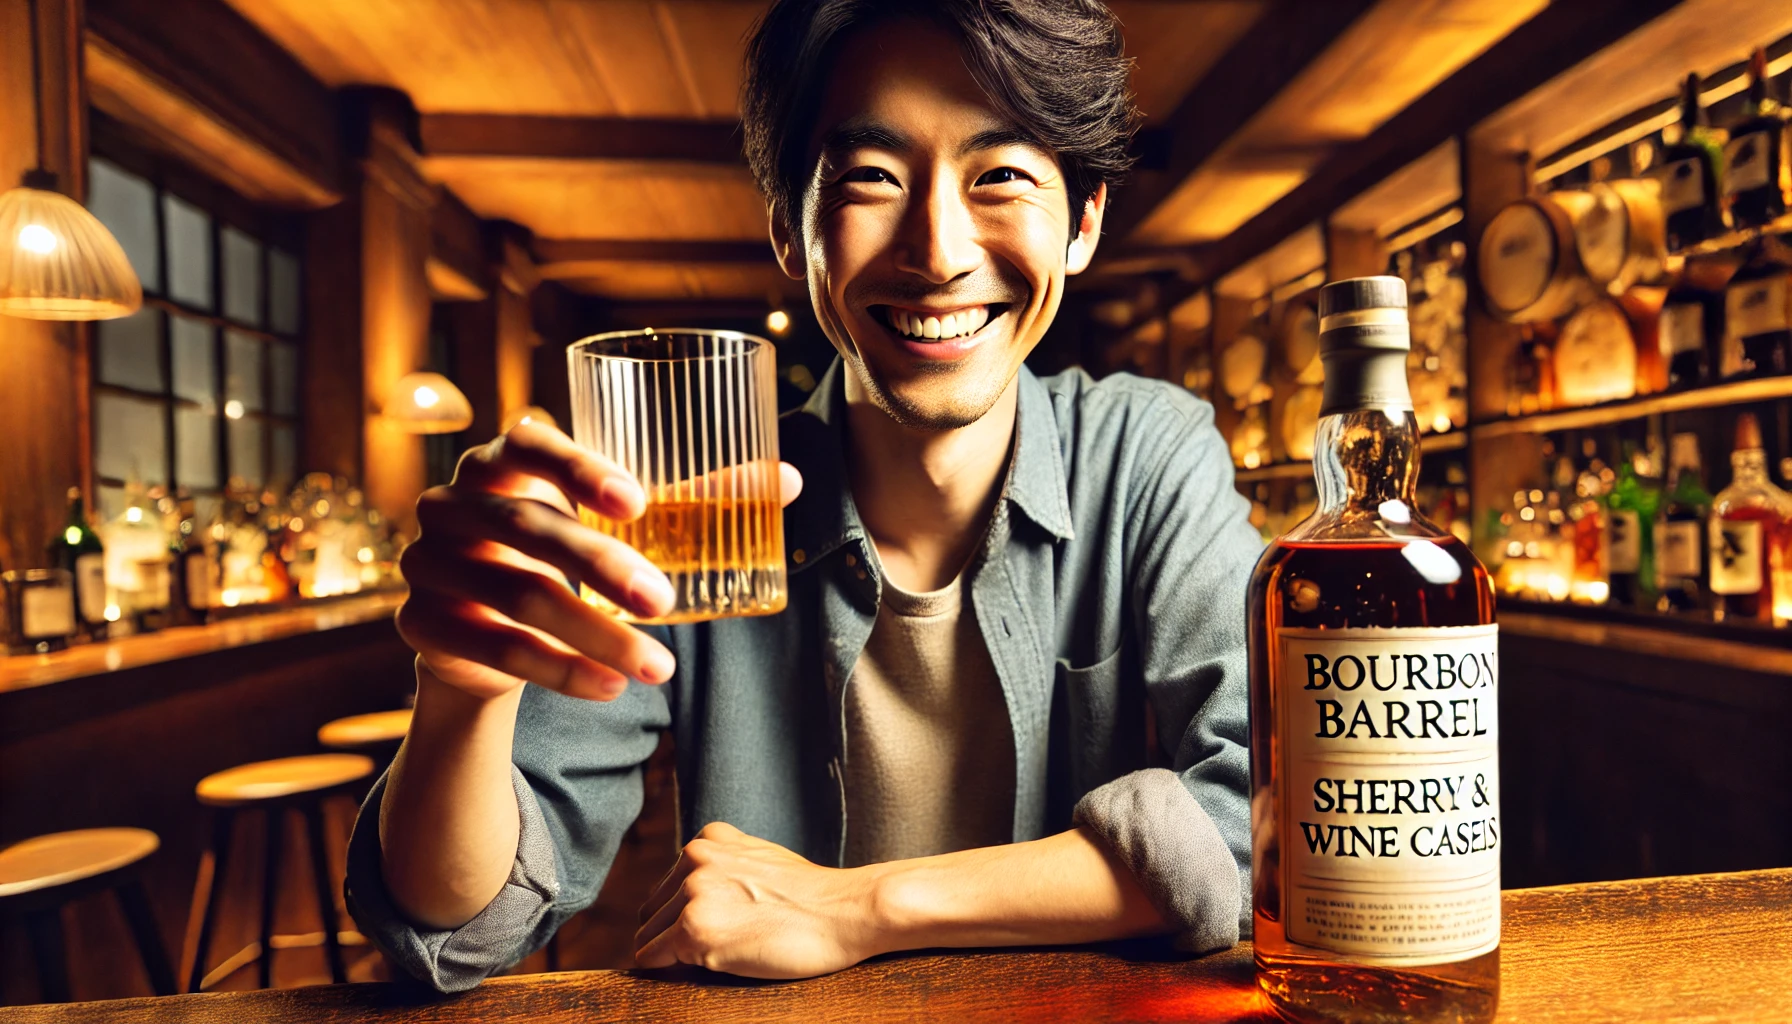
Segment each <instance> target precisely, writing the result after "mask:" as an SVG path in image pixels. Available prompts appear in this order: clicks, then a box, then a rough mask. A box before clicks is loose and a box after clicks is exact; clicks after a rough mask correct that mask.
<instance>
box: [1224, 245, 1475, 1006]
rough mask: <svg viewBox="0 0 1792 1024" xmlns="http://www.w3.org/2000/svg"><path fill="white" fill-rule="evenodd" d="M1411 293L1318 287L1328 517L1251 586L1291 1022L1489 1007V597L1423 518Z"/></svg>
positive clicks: (1278, 968) (1276, 946)
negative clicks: (1411, 388)
mask: <svg viewBox="0 0 1792 1024" xmlns="http://www.w3.org/2000/svg"><path fill="white" fill-rule="evenodd" d="M1405 306H1406V296H1405V287H1404V284H1403V282H1401V281H1400V279H1399V278H1392V277H1377V278H1358V279H1354V280H1350V281H1340V282H1337V283H1335V284H1331V285H1328V286H1326V288H1325V289H1324V290H1323V291H1322V293H1321V299H1320V312H1321V335H1322V340H1321V346H1322V347H1321V355H1322V358H1323V359H1324V360H1325V370H1326V386H1325V404H1324V407H1323V409H1322V414H1321V419H1320V423H1319V427H1318V432H1317V437H1316V439H1315V458H1314V475H1315V478H1316V479H1317V482H1318V487H1319V507H1318V509H1317V510H1316V511H1315V512H1314V514H1313V515H1312V516H1311V517H1310V518H1308V519H1307V520H1306V521H1304V522H1302V523H1301V524H1300V525H1298V526H1296V527H1295V528H1294V529H1293V530H1291V531H1290V532H1289V533H1288V534H1287V535H1285V536H1283V537H1281V538H1279V539H1277V540H1276V541H1274V542H1273V543H1272V544H1271V545H1270V546H1269V549H1268V550H1267V551H1265V552H1264V554H1263V557H1262V560H1261V561H1260V562H1259V563H1258V565H1257V570H1256V573H1255V575H1254V576H1253V578H1252V580H1251V586H1250V591H1249V597H1248V601H1249V609H1248V611H1249V623H1250V629H1251V635H1250V665H1251V730H1252V737H1251V738H1252V744H1251V760H1252V765H1251V767H1252V784H1253V793H1252V836H1253V842H1252V854H1253V855H1252V880H1253V892H1252V903H1253V910H1254V917H1255V934H1254V939H1253V941H1254V944H1255V947H1256V956H1257V978H1258V984H1259V985H1260V986H1261V987H1262V988H1263V990H1264V992H1265V993H1266V994H1267V995H1268V996H1269V999H1270V1001H1271V1002H1272V1003H1273V1004H1274V1005H1275V1007H1276V1009H1277V1010H1278V1011H1279V1012H1280V1013H1281V1014H1282V1015H1283V1016H1284V1017H1287V1018H1289V1019H1291V1020H1296V1021H1311V1022H1380V1021H1388V1022H1392V1021H1401V1022H1414V1021H1451V1022H1467V1021H1487V1020H1491V1019H1492V1018H1493V1016H1494V1011H1495V1009H1496V1008H1497V1004H1498V999H1499V913H1500V907H1499V843H1500V822H1499V777H1498V725H1499V721H1498V719H1499V713H1498V669H1499V660H1498V658H1499V654H1498V636H1497V632H1496V630H1497V627H1496V626H1495V624H1494V599H1493V587H1492V584H1491V581H1490V579H1489V577H1488V574H1487V571H1486V569H1485V568H1483V567H1482V565H1481V563H1480V562H1479V561H1477V560H1476V558H1475V556H1474V555H1473V554H1472V553H1470V551H1469V549H1468V548H1467V546H1466V545H1464V544H1463V543H1462V542H1461V541H1459V540H1457V539H1456V538H1455V537H1453V536H1452V535H1451V534H1450V533H1449V531H1448V530H1446V529H1444V528H1443V527H1440V526H1438V525H1436V524H1434V523H1432V522H1431V521H1430V520H1428V519H1426V518H1425V517H1424V516H1423V515H1421V514H1420V513H1419V511H1418V510H1417V508H1416V507H1415V501H1414V495H1415V490H1416V485H1417V482H1418V473H1419V433H1418V428H1417V423H1416V421H1415V420H1414V417H1413V413H1412V403H1411V399H1410V397H1408V394H1407V389H1406V377H1405V356H1406V352H1407V349H1408V348H1409V345H1410V343H1409V341H1408V328H1407V322H1406V310H1405Z"/></svg>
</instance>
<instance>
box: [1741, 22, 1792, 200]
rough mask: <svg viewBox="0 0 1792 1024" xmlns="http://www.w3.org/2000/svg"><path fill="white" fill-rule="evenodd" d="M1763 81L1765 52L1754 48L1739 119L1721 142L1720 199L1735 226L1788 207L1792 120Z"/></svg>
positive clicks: (1791, 187) (1791, 192)
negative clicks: (1722, 194)
mask: <svg viewBox="0 0 1792 1024" xmlns="http://www.w3.org/2000/svg"><path fill="white" fill-rule="evenodd" d="M1767 85H1768V81H1767V52H1766V51H1765V50H1763V49H1761V48H1760V47H1756V48H1755V52H1754V55H1753V56H1751V57H1750V58H1749V62H1748V93H1747V100H1746V105H1745V106H1744V107H1743V114H1742V120H1741V121H1738V122H1737V123H1736V124H1734V125H1732V126H1731V128H1730V141H1729V143H1728V144H1726V145H1725V146H1724V163H1725V170H1724V199H1725V202H1726V205H1727V206H1728V207H1729V210H1730V219H1731V220H1732V221H1733V222H1734V223H1735V225H1736V226H1737V227H1739V228H1758V227H1763V226H1765V225H1768V224H1771V223H1773V222H1774V221H1776V220H1778V219H1779V218H1781V217H1784V216H1785V215H1786V213H1787V211H1788V209H1789V208H1792V124H1789V122H1788V120H1787V119H1788V111H1787V110H1786V108H1785V106H1784V105H1783V104H1781V103H1780V102H1779V101H1778V100H1777V99H1775V98H1774V97H1772V96H1769V95H1768V94H1767Z"/></svg>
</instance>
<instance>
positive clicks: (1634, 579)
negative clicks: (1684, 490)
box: [1605, 441, 1661, 608]
mask: <svg viewBox="0 0 1792 1024" xmlns="http://www.w3.org/2000/svg"><path fill="white" fill-rule="evenodd" d="M1636 461H1637V454H1636V445H1635V444H1633V443H1632V442H1630V441H1626V442H1624V457H1623V458H1621V459H1619V460H1618V476H1617V480H1616V481H1614V482H1613V484H1612V489H1611V493H1609V494H1607V495H1606V498H1605V505H1606V509H1607V513H1606V517H1605V528H1606V531H1607V540H1606V566H1607V568H1608V570H1609V571H1610V573H1611V587H1612V591H1611V602H1612V604H1614V605H1617V606H1618V607H1621V608H1652V607H1654V605H1655V531H1654V526H1655V511H1656V509H1658V508H1660V507H1661V488H1660V487H1658V486H1654V485H1652V484H1649V483H1647V482H1645V481H1644V479H1643V478H1642V477H1640V476H1638V475H1637V471H1636Z"/></svg>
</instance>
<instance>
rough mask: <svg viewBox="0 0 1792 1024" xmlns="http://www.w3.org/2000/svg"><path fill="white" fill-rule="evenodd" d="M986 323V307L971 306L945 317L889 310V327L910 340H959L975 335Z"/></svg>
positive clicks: (987, 319)
mask: <svg viewBox="0 0 1792 1024" xmlns="http://www.w3.org/2000/svg"><path fill="white" fill-rule="evenodd" d="M986 323H989V307H988V306H972V307H971V308H969V309H964V310H960V311H958V312H956V313H948V314H947V315H945V316H919V315H917V314H914V313H909V312H906V311H904V310H900V309H891V310H890V326H892V327H894V328H896V331H897V333H898V334H903V335H906V336H908V337H910V338H926V339H928V340H933V339H938V338H959V337H963V336H964V335H967V334H976V333H977V332H978V331H980V330H982V329H983V325H984V324H986Z"/></svg>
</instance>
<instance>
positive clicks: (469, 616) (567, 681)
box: [398, 591, 628, 700]
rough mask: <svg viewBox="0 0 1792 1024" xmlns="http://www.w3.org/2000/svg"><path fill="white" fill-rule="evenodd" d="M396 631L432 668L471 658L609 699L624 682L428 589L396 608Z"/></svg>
mask: <svg viewBox="0 0 1792 1024" xmlns="http://www.w3.org/2000/svg"><path fill="white" fill-rule="evenodd" d="M398 632H399V635H400V636H402V637H404V640H405V643H407V644H409V645H410V646H411V647H412V648H413V649H414V650H416V651H418V652H419V653H420V654H422V656H423V660H424V661H425V663H427V664H428V665H429V666H430V668H431V670H432V671H435V672H437V674H438V675H440V674H441V673H442V672H450V673H452V671H453V668H454V667H455V665H456V664H457V663H458V662H472V663H473V664H475V665H483V666H485V667H486V668H488V669H491V670H493V671H496V672H498V673H501V674H502V675H504V676H509V677H511V678H513V679H519V680H523V679H526V680H529V681H531V682H535V683H539V684H540V685H542V686H546V687H549V688H551V689H555V690H560V691H562V692H565V693H569V694H571V695H573V696H579V697H590V698H593V699H598V700H610V699H612V698H614V697H616V696H619V695H620V694H621V693H622V691H623V690H624V689H625V688H626V687H627V685H628V680H627V678H625V677H624V676H623V675H622V674H621V673H619V672H617V671H616V670H615V669H613V668H610V667H609V666H607V665H602V664H599V663H598V662H596V661H593V660H591V659H590V658H587V657H585V656H583V655H581V654H579V653H578V652H577V651H573V650H570V649H561V648H559V647H556V646H554V645H553V644H551V643H549V642H548V641H547V640H546V639H544V638H543V637H541V636H539V635H537V634H535V633H531V632H529V631H528V630H526V629H522V628H520V627H517V626H510V625H504V624H501V623H499V622H497V621H496V620H494V619H492V618H491V617H489V615H487V614H484V613H483V612H482V611H481V609H480V608H479V606H477V605H474V604H471V603H468V602H465V601H457V600H454V599H452V598H448V597H444V596H441V595H438V594H435V593H431V592H428V591H421V592H420V591H412V593H411V594H410V596H409V597H407V598H405V603H404V607H402V608H400V609H399V610H398Z"/></svg>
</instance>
